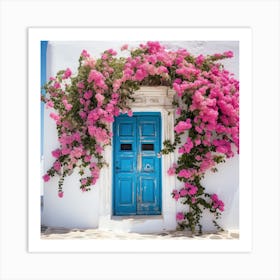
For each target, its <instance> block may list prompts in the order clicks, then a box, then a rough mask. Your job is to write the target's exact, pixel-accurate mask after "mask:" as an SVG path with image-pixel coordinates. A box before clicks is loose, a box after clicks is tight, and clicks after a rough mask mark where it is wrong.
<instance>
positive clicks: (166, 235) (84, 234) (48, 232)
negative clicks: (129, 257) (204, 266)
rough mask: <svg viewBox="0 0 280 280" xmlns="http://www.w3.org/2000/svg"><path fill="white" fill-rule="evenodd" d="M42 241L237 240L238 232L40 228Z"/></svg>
mask: <svg viewBox="0 0 280 280" xmlns="http://www.w3.org/2000/svg"><path fill="white" fill-rule="evenodd" d="M41 238H42V239H122V240H128V239H238V238H239V233H238V231H220V232H215V233H204V234H202V235H192V234H191V233H190V232H188V231H168V232H163V233H152V234H140V233H131V232H113V231H102V230H99V229H84V230H83V229H65V228H47V227H41Z"/></svg>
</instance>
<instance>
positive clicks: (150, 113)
mask: <svg viewBox="0 0 280 280" xmlns="http://www.w3.org/2000/svg"><path fill="white" fill-rule="evenodd" d="M120 116H121V115H120ZM120 116H118V117H120ZM123 116H124V117H127V118H128V119H129V118H130V117H129V116H127V114H123ZM134 116H141V117H148V116H157V117H159V136H158V137H159V148H160V149H159V150H161V149H162V145H163V143H162V117H161V113H160V112H155V111H152V112H150V111H147V112H146V111H142V112H133V116H132V117H134ZM118 117H115V121H116V118H118ZM115 121H114V123H113V127H112V128H113V143H112V162H113V163H112V215H113V216H118V217H119V216H120V217H121V216H125V215H117V214H115V211H116V208H115V207H116V205H115V196H116V194H115V176H116V174H115V156H116V154H115V150H114V148H115V144H116V137H115V136H114V135H115V132H116V130H115V129H116V122H115ZM137 129H138V127H137ZM138 140H139V139H138ZM138 140H137V142H138ZM136 149H137V150H138V146H137V147H136ZM135 183H136V184H137V183H138V180H136V182H135ZM158 186H159V197H158V199H159V208H160V211H159V212H160V213H159V214H145V215H144V214H137V213H136V214H127V215H129V216H131V217H133V216H136V217H138V216H141V215H142V216H158V215H161V214H162V157H161V158H160V161H159V180H158ZM136 189H137V186H136ZM136 204H137V200H136ZM136 212H137V205H136Z"/></svg>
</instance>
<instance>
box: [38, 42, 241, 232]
mask: <svg viewBox="0 0 280 280" xmlns="http://www.w3.org/2000/svg"><path fill="white" fill-rule="evenodd" d="M123 43H127V42H49V44H48V50H47V78H49V77H50V76H53V75H55V74H56V72H57V71H59V70H62V69H66V68H67V67H69V68H71V70H72V71H73V72H74V73H75V70H76V68H77V66H78V58H79V55H80V53H81V51H82V50H83V49H86V50H87V51H88V52H89V53H90V54H91V55H93V56H99V55H100V53H101V52H103V51H104V50H106V49H109V48H113V49H115V50H117V51H118V52H119V49H120V46H122V45H123ZM162 43H163V44H165V45H166V46H167V47H168V48H170V49H171V48H179V47H180V48H186V49H187V50H188V51H189V52H191V53H193V54H214V53H219V52H224V51H227V50H232V51H233V52H234V58H232V59H228V60H225V61H224V62H223V64H224V65H225V68H226V69H227V70H229V71H230V72H232V73H234V75H235V78H237V79H238V76H239V75H238V74H239V68H238V65H239V64H238V62H239V52H238V50H239V45H238V42H202V41H196V42H162ZM129 45H130V46H137V45H138V42H133V43H130V44H129ZM122 55H124V53H122ZM49 113H50V110H45V113H44V119H45V120H44V170H45V171H46V170H47V169H48V168H49V167H50V166H51V164H52V163H53V158H52V157H51V151H52V150H54V149H56V148H57V147H58V141H57V134H56V127H55V124H54V122H53V121H52V120H51V119H50V118H49ZM238 159H239V157H238V156H235V157H234V158H232V159H230V160H228V161H227V162H226V163H224V164H220V165H219V166H218V170H219V172H217V173H207V174H206V177H205V179H204V180H203V185H204V186H205V187H206V190H207V191H208V192H215V193H217V194H218V195H219V197H220V198H221V199H222V200H223V201H224V202H225V211H224V213H223V215H222V219H221V220H220V224H221V225H222V226H223V227H224V228H226V229H237V228H238V224H239V214H238V213H239V180H238V177H239V172H238V170H239V161H238ZM104 172H105V173H106V170H105V171H102V173H103V174H104ZM102 173H101V177H102ZM106 174H107V173H106ZM106 176H107V175H106ZM166 176H167V175H166ZM163 180H164V177H163ZM105 181H106V180H105ZM105 181H104V180H102V179H101V180H99V182H98V183H97V184H96V186H94V187H93V188H92V190H91V191H90V192H87V193H83V192H81V191H80V189H79V177H78V175H77V173H75V172H74V173H73V174H72V176H70V177H67V178H66V179H65V182H64V198H63V199H61V198H59V197H58V196H57V182H58V178H51V180H50V181H49V182H48V183H46V184H45V185H44V210H43V215H42V223H43V224H44V225H48V226H59V227H80V228H89V227H98V226H99V223H100V221H99V215H100V213H101V212H104V211H103V209H104V207H103V206H104V205H101V204H100V201H103V202H104V201H107V203H110V199H107V200H106V199H104V197H103V196H104V195H106V194H104V192H103V191H102V188H105V187H106V186H105V185H104V182H105ZM107 187H108V186H107ZM171 187H173V186H171ZM174 188H175V186H174ZM168 195H169V194H168ZM174 203H175V202H174ZM174 205H175V207H177V210H179V209H181V207H182V206H181V205H180V203H175V204H174ZM107 214H108V215H109V216H110V213H107ZM211 220H212V216H209V215H207V214H206V215H205V217H204V218H203V220H202V221H203V226H204V230H212V229H214V228H213V226H212V222H211ZM143 226H144V225H143ZM145 226H147V225H145ZM175 226H176V222H175V215H174V220H173V222H172V223H171V225H170V227H175ZM169 229H170V228H169Z"/></svg>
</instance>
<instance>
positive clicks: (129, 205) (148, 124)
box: [113, 113, 161, 215]
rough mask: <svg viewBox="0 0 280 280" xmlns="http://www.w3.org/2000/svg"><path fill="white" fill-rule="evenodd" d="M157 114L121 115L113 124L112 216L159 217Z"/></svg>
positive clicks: (159, 126)
mask: <svg viewBox="0 0 280 280" xmlns="http://www.w3.org/2000/svg"><path fill="white" fill-rule="evenodd" d="M160 150H161V118H160V114H159V113H134V115H133V117H128V116H127V115H121V116H119V117H117V118H116V120H115V122H114V149H113V151H114V156H113V158H114V164H113V169H114V172H113V173H114V187H113V189H114V190H113V191H114V215H159V214H161V158H160V155H159V152H160Z"/></svg>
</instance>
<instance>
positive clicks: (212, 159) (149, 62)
mask: <svg viewBox="0 0 280 280" xmlns="http://www.w3.org/2000/svg"><path fill="white" fill-rule="evenodd" d="M121 50H122V51H125V52H126V56H125V57H118V56H117V53H116V51H114V50H113V49H109V50H106V51H104V53H102V54H101V57H100V58H93V57H91V56H90V54H89V53H88V52H87V51H85V50H83V51H82V53H81V56H80V58H79V67H78V69H77V73H76V74H75V75H73V74H72V71H71V70H70V69H69V68H67V69H66V70H63V71H59V72H58V73H57V75H56V76H55V77H51V78H50V79H49V81H48V82H47V83H46V84H45V86H44V89H45V91H46V95H42V101H43V102H45V103H46V107H47V108H50V109H51V112H50V117H51V118H52V119H53V120H54V121H55V123H56V127H57V133H58V141H59V147H58V148H57V149H56V150H54V151H52V156H53V157H54V163H53V165H52V166H51V167H50V168H49V169H48V171H47V173H46V174H45V175H44V176H43V179H44V181H45V182H47V181H49V180H50V177H53V176H55V175H58V176H59V178H60V179H59V182H58V196H59V197H63V181H64V178H65V177H66V176H68V175H71V173H72V172H73V170H74V169H76V168H78V170H79V174H80V176H81V177H80V188H81V190H82V191H83V192H86V191H89V190H90V188H91V186H93V185H95V183H96V181H97V180H98V178H99V174H100V170H101V168H102V167H103V166H105V165H107V164H108V163H106V162H105V160H104V158H103V151H104V148H105V147H106V146H107V145H110V144H111V139H112V136H113V135H112V131H111V129H110V127H111V124H112V123H113V122H114V118H115V117H117V116H119V115H120V114H128V116H132V115H133V112H132V110H131V108H130V107H129V102H131V101H133V100H134V99H133V93H134V92H135V91H137V90H138V89H140V87H141V86H147V85H148V86H168V87H170V88H172V89H173V90H174V91H175V92H176V95H175V97H174V102H173V104H174V106H175V108H176V121H175V126H174V133H175V138H174V141H173V142H172V141H170V140H166V141H165V142H164V143H163V144H164V148H163V149H162V154H168V153H172V152H175V151H177V152H178V160H177V162H174V163H173V165H172V166H171V167H170V168H169V170H168V175H169V176H176V177H177V179H178V180H179V181H180V184H181V187H180V188H179V189H175V190H174V191H173V192H172V194H171V195H172V197H173V198H174V199H175V200H177V201H178V200H180V201H181V203H183V204H184V205H186V208H185V209H186V210H185V211H182V212H178V213H177V215H176V219H177V221H178V227H179V228H181V229H184V228H188V229H190V230H191V231H192V232H194V231H195V230H197V229H198V230H199V231H201V230H202V225H201V224H200V219H201V217H202V214H203V210H204V209H208V210H209V211H210V212H211V213H213V214H214V217H215V218H216V219H217V218H219V216H220V215H221V212H222V211H224V203H223V202H222V200H220V199H219V197H218V196H217V194H209V193H207V192H206V191H205V188H204V187H203V186H202V185H201V179H202V178H203V177H204V175H205V172H206V171H207V170H211V171H213V172H216V171H217V168H216V165H217V164H219V163H221V162H224V161H225V159H226V158H230V157H233V156H234V146H235V147H236V150H237V152H238V147H239V82H238V81H237V80H236V79H234V77H233V74H231V73H229V72H228V71H226V70H225V69H224V67H223V65H222V64H221V62H220V61H221V60H222V59H227V58H231V57H232V56H233V53H232V52H231V51H226V52H224V53H222V54H213V55H207V56H203V55H199V56H193V55H191V54H190V53H189V52H188V51H187V50H185V49H178V50H167V49H166V48H165V47H164V46H163V45H161V44H159V43H158V42H147V43H146V44H141V45H139V47H138V48H135V49H131V50H128V45H124V46H123V47H122V49H121ZM213 222H214V224H215V225H216V226H217V227H218V228H219V225H218V224H217V222H216V221H215V220H214V221H213Z"/></svg>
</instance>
